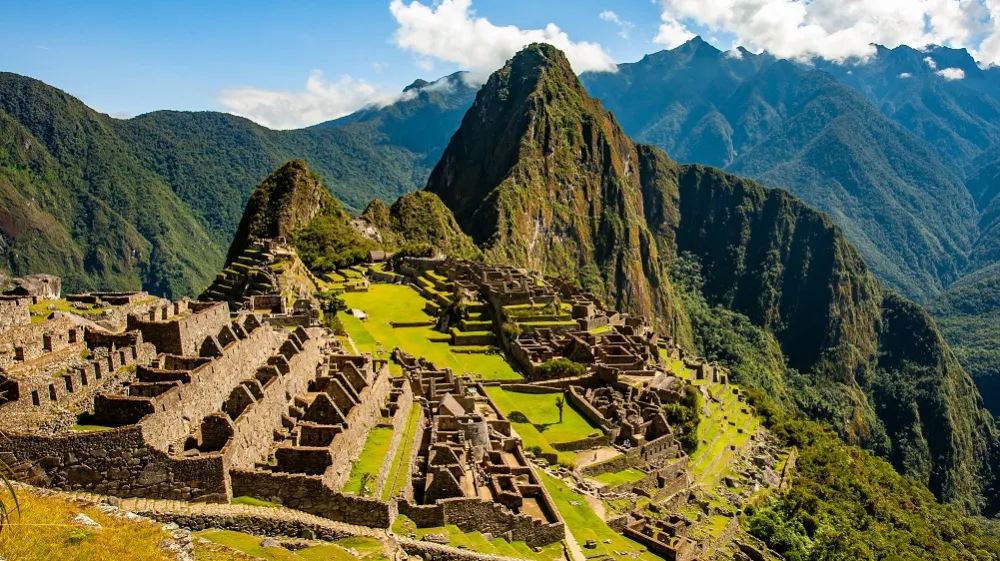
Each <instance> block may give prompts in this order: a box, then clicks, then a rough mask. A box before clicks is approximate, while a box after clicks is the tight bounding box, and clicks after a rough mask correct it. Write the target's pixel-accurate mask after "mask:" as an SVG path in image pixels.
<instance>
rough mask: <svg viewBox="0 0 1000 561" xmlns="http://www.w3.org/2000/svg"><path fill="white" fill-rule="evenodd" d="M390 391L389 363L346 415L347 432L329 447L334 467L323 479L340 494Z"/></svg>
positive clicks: (339, 435) (336, 438)
mask: <svg viewBox="0 0 1000 561" xmlns="http://www.w3.org/2000/svg"><path fill="white" fill-rule="evenodd" d="M391 389H392V377H391V376H390V375H389V366H388V364H385V365H384V366H383V367H382V368H381V369H380V370H379V371H378V372H377V374H376V377H375V381H374V383H372V384H371V385H369V386H368V387H366V388H364V389H363V390H361V394H360V395H359V397H360V398H361V401H360V403H358V404H357V405H355V406H354V407H353V408H352V409H351V411H350V413H348V414H347V426H346V428H345V429H344V432H342V433H340V434H338V435H337V436H335V437H334V438H333V442H332V443H331V444H330V449H331V451H332V453H333V465H332V466H330V469H328V470H327V473H326V475H325V476H324V477H325V479H326V481H327V482H329V484H330V486H331V487H333V488H334V489H337V490H338V491H339V490H340V489H342V488H343V487H344V485H345V484H346V483H347V480H348V478H349V477H350V475H351V467H352V466H353V465H354V462H355V460H357V459H358V456H360V455H361V451H362V449H364V447H365V441H366V440H368V432H369V431H371V429H372V427H374V426H375V425H376V424H378V422H379V420H380V419H381V418H382V405H384V404H385V402H386V400H387V399H388V398H389V392H390V390H391Z"/></svg>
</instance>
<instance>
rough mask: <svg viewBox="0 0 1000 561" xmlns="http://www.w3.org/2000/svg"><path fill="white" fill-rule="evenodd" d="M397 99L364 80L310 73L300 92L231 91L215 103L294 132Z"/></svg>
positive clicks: (271, 126)
mask: <svg viewBox="0 0 1000 561" xmlns="http://www.w3.org/2000/svg"><path fill="white" fill-rule="evenodd" d="M399 97H400V96H399V94H396V93H389V92H386V91H384V90H382V89H380V88H378V87H377V86H374V85H372V84H370V83H368V82H366V81H364V80H358V79H355V78H352V77H351V76H346V75H345V76H341V77H340V78H337V79H336V80H327V79H326V78H324V77H323V73H322V72H320V71H318V70H314V71H313V72H312V73H311V74H310V75H309V79H308V80H306V86H305V89H304V90H301V91H287V90H265V89H260V88H252V87H244V88H231V89H227V90H223V91H222V92H221V93H220V95H219V102H220V103H222V105H223V106H225V107H226V108H227V109H228V110H229V111H230V112H231V113H233V114H234V115H239V116H241V117H246V118H247V119H250V120H252V121H254V122H256V123H259V124H261V125H264V126H266V127H270V128H274V129H294V128H300V127H306V126H310V125H315V124H317V123H322V122H324V121H329V120H330V119H336V118H338V117H343V116H344V115H347V114H349V113H352V112H354V111H356V110H358V109H360V108H362V107H364V106H365V105H371V104H378V105H386V104H389V103H392V102H393V101H396V100H397V99H399Z"/></svg>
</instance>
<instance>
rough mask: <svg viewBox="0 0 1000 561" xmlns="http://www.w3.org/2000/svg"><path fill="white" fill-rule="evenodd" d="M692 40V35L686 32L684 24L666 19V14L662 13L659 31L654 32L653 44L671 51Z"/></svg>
mask: <svg viewBox="0 0 1000 561" xmlns="http://www.w3.org/2000/svg"><path fill="white" fill-rule="evenodd" d="M693 38H694V33H691V32H690V31H688V29H687V27H685V26H684V24H682V23H681V22H679V21H677V20H675V19H672V18H669V19H668V18H667V15H666V12H664V13H663V23H661V24H660V29H659V30H658V31H657V32H656V37H654V38H653V42H654V43H659V44H661V45H663V46H664V47H666V48H668V49H673V48H675V47H679V46H681V45H683V44H684V43H685V42H686V41H688V40H690V39H693Z"/></svg>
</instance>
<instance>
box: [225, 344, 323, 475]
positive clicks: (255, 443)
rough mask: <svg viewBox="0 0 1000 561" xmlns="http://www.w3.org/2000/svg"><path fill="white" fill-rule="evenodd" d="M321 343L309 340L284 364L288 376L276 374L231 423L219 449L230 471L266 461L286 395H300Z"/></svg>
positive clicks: (313, 372)
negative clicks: (258, 395)
mask: <svg viewBox="0 0 1000 561" xmlns="http://www.w3.org/2000/svg"><path fill="white" fill-rule="evenodd" d="M320 344H321V340H320V339H318V338H315V337H314V338H310V339H309V340H307V341H305V342H304V343H303V349H302V352H300V353H298V354H296V355H294V356H293V357H292V358H291V360H289V361H288V366H289V370H288V373H286V374H284V375H282V374H280V373H279V374H278V375H276V376H274V377H273V378H271V379H270V380H268V381H267V382H266V383H265V384H264V386H263V393H264V395H263V397H262V398H260V399H258V400H257V401H256V402H254V403H251V404H250V405H249V406H248V407H247V408H246V409H244V410H243V412H242V413H241V414H240V416H239V417H237V418H236V420H235V422H234V423H233V430H234V433H233V436H232V438H230V439H229V442H228V443H227V444H226V446H225V447H224V448H223V450H222V455H223V456H225V458H226V460H227V464H228V465H229V466H230V467H231V468H243V469H251V468H253V466H254V463H255V462H257V461H260V460H263V459H265V458H267V454H268V452H270V450H271V446H272V445H273V444H274V434H273V433H274V429H275V428H276V427H280V426H281V418H282V416H283V415H287V414H288V396H290V395H292V396H294V395H299V394H300V393H303V392H304V391H305V390H306V389H307V388H308V385H309V381H310V380H311V379H313V378H315V376H316V367H317V366H318V365H319V364H320V361H321V360H322V358H323V355H322V351H321V349H320Z"/></svg>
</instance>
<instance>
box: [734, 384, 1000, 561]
mask: <svg viewBox="0 0 1000 561" xmlns="http://www.w3.org/2000/svg"><path fill="white" fill-rule="evenodd" d="M752 402H753V404H754V405H755V406H756V407H757V411H758V415H761V416H763V417H764V418H765V421H766V424H767V426H768V427H769V428H770V429H771V430H772V431H773V432H774V434H775V435H777V436H778V437H779V438H780V439H781V440H782V441H783V442H784V444H785V445H787V446H794V447H796V448H797V450H798V460H797V462H796V469H795V470H794V471H793V472H792V473H793V475H792V479H791V482H790V483H791V485H790V488H789V490H788V491H787V492H784V493H777V494H774V495H772V496H771V497H770V498H768V499H766V500H764V501H762V502H761V503H760V504H759V505H758V506H756V507H753V506H750V507H747V509H746V512H745V524H746V526H747V528H748V529H749V531H750V533H751V534H754V535H755V536H757V537H759V538H761V539H762V540H764V541H765V542H766V543H767V544H768V546H769V547H771V548H772V549H774V550H775V551H777V552H779V553H781V554H782V555H784V556H785V558H786V559H789V560H793V561H794V560H806V559H876V558H879V559H928V558H934V559H971V558H975V559H995V558H996V557H997V556H998V555H1000V543H998V542H997V541H996V540H995V539H992V538H990V537H988V536H986V535H984V533H983V531H982V530H981V529H980V527H979V526H978V525H977V524H976V522H975V521H973V520H972V519H970V518H966V517H964V516H962V515H960V514H959V513H958V512H956V511H955V509H954V508H952V507H950V506H942V505H940V504H938V503H937V502H936V501H935V498H934V495H932V494H931V493H930V492H929V491H928V490H927V489H926V488H925V487H924V486H923V485H921V484H920V483H918V482H916V481H914V480H912V479H910V478H907V477H902V476H900V475H899V474H898V473H896V472H895V471H894V470H893V468H892V466H891V465H889V464H888V463H887V462H885V461H884V460H881V459H878V458H876V457H874V456H873V455H872V454H870V453H869V452H866V451H864V450H861V449H860V448H857V447H853V446H847V445H845V444H844V443H843V442H841V441H840V439H838V438H837V437H836V436H835V435H834V434H832V433H830V432H829V431H827V430H825V429H823V428H821V427H820V426H819V425H817V424H816V423H814V422H812V421H808V420H805V419H803V418H801V417H798V416H794V415H788V414H785V413H783V412H781V411H780V410H779V409H778V408H776V407H774V406H773V405H770V404H768V403H767V401H766V399H763V398H761V397H760V396H759V395H758V397H757V398H756V399H752ZM887 555H888V557H886V556H887Z"/></svg>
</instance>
